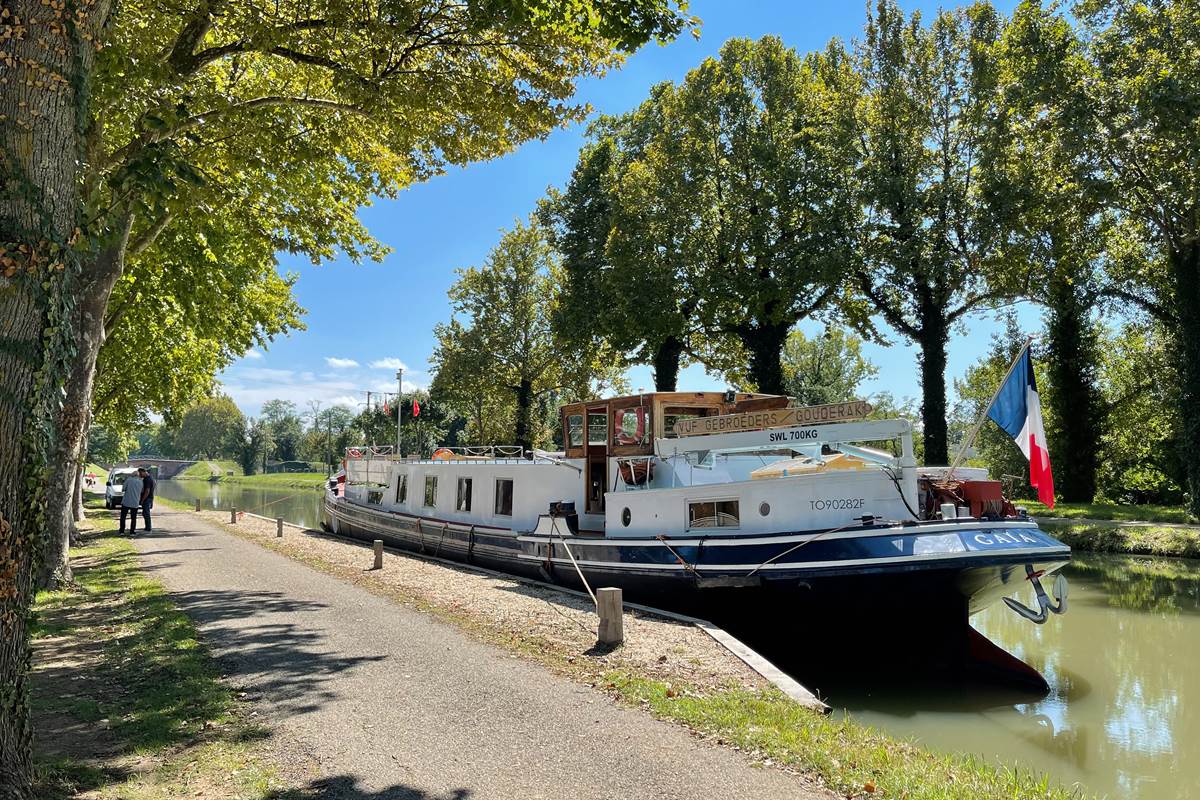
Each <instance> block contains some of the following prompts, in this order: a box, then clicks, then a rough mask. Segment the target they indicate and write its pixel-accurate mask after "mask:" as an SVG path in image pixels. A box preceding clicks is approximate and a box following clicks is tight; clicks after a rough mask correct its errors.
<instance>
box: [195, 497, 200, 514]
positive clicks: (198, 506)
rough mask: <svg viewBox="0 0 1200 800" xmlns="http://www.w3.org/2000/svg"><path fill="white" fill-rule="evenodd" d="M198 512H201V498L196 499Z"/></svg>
mask: <svg viewBox="0 0 1200 800" xmlns="http://www.w3.org/2000/svg"><path fill="white" fill-rule="evenodd" d="M196 510H197V511H199V510H200V498H199V497H197V498H196Z"/></svg>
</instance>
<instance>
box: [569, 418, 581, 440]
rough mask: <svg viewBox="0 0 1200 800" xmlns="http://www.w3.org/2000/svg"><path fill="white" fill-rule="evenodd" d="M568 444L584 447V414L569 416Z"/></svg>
mask: <svg viewBox="0 0 1200 800" xmlns="http://www.w3.org/2000/svg"><path fill="white" fill-rule="evenodd" d="M567 446H568V447H583V414H570V415H568V416H567Z"/></svg>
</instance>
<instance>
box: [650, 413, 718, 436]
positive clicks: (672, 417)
mask: <svg viewBox="0 0 1200 800" xmlns="http://www.w3.org/2000/svg"><path fill="white" fill-rule="evenodd" d="M662 412H663V436H665V437H666V438H668V439H671V438H674V437H675V436H677V435H678V434H676V433H675V423H676V422H681V421H683V420H687V419H697V418H699V417H709V416H713V415H714V414H717V413H719V412H718V411H717V409H714V408H712V407H708V406H705V407H695V406H667V407H666V408H664V409H663V410H662Z"/></svg>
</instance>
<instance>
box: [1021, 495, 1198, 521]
mask: <svg viewBox="0 0 1200 800" xmlns="http://www.w3.org/2000/svg"><path fill="white" fill-rule="evenodd" d="M1016 504H1017V505H1019V506H1021V507H1022V508H1026V509H1028V510H1029V513H1030V514H1032V515H1033V516H1035V517H1038V518H1039V519H1041V518H1061V519H1104V520H1113V521H1116V522H1169V523H1172V524H1181V525H1187V524H1189V523H1194V522H1196V519H1195V517H1192V516H1191V515H1190V514H1188V511H1187V509H1186V508H1184V507H1183V506H1152V505H1145V506H1119V505H1116V504H1112V503H1055V504H1054V508H1053V509H1049V508H1047V507H1046V506H1044V505H1042V504H1041V503H1039V502H1037V501H1034V500H1019V501H1017V503H1016Z"/></svg>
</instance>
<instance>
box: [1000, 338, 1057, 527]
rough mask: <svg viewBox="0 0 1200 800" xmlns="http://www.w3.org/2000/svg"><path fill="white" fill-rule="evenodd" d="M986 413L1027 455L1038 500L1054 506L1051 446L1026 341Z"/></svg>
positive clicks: (1030, 477)
mask: <svg viewBox="0 0 1200 800" xmlns="http://www.w3.org/2000/svg"><path fill="white" fill-rule="evenodd" d="M988 416H989V417H991V419H992V421H994V422H995V423H996V424H997V425H999V426H1000V427H1001V428H1003V429H1004V430H1005V431H1006V432H1007V433H1008V435H1009V436H1011V437H1013V439H1014V440H1016V442H1017V447H1019V448H1021V452H1022V453H1024V454H1025V457H1026V458H1027V459H1029V485H1030V486H1032V487H1033V488H1035V489H1037V493H1038V500H1040V501H1041V502H1042V503H1043V504H1044V505H1045V506H1046V507H1047V508H1054V475H1053V474H1051V472H1050V450H1049V448H1047V447H1046V428H1045V426H1044V425H1042V402H1041V400H1040V399H1039V398H1038V390H1037V379H1036V378H1034V376H1033V359H1032V358H1030V356H1029V345H1025V350H1024V351H1023V352H1022V353H1021V356H1020V358H1018V359H1017V361H1016V363H1015V364H1014V365H1013V368H1012V371H1011V372H1009V373H1008V378H1006V379H1005V381H1004V385H1003V386H1001V387H1000V391H999V393H997V394H996V399H995V400H993V401H992V405H991V407H990V408H988Z"/></svg>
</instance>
